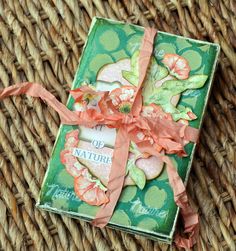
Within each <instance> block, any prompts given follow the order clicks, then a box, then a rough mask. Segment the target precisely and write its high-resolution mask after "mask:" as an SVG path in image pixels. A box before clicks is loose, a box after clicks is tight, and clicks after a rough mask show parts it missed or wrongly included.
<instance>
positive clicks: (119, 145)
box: [0, 28, 198, 248]
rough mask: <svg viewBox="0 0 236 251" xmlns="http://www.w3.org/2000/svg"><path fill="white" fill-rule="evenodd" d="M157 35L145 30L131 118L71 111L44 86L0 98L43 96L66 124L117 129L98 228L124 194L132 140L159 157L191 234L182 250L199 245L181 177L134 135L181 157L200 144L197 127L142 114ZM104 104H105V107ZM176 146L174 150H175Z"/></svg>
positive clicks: (21, 87)
mask: <svg viewBox="0 0 236 251" xmlns="http://www.w3.org/2000/svg"><path fill="white" fill-rule="evenodd" d="M155 35H156V30H154V29H151V28H146V29H145V33H144V37H143V42H142V46H141V48H140V56H139V85H138V88H137V91H136V94H135V100H134V103H133V106H132V110H131V114H130V115H123V116H119V115H114V116H109V115H107V114H105V115H103V114H102V113H99V112H97V111H95V110H91V109H88V110H87V111H85V112H76V111H70V110H69V109H68V108H67V107H66V106H64V105H63V104H62V103H60V102H59V101H58V100H57V99H56V98H55V97H54V96H53V95H52V94H51V93H50V92H48V91H47V90H46V89H44V88H43V87H42V86H41V85H39V84H36V83H30V82H25V83H20V84H16V85H13V86H10V87H7V88H5V89H2V90H0V99H3V98H4V97H8V96H13V95H20V94H27V95H30V96H32V97H40V98H41V99H43V100H44V101H46V102H47V103H48V104H49V105H50V106H51V107H53V108H54V109H55V110H56V111H57V112H58V114H59V116H60V119H61V122H62V123H63V124H69V125H84V126H87V127H94V126H96V125H98V124H103V125H107V126H109V127H113V128H117V129H118V132H117V137H116V142H115V147H114V153H113V160H112V167H111V172H110V176H109V182H108V187H107V188H108V196H109V202H108V203H107V204H105V205H103V206H102V207H101V208H100V210H99V211H98V213H97V215H96V217H95V219H94V221H93V224H94V225H96V226H99V227H104V226H105V225H106V224H107V223H108V222H109V220H110V218H111V216H112V214H113V211H114V209H115V206H116V203H117V201H118V199H119V196H120V194H121V191H122V187H123V183H124V178H125V172H126V170H125V169H126V163H127V159H128V152H129V143H130V140H132V141H134V143H136V145H137V146H138V148H139V150H140V151H141V152H146V153H149V154H151V155H155V156H157V157H159V158H160V159H161V160H162V161H163V162H164V163H166V168H167V173H168V177H169V183H170V185H171V187H172V189H173V192H174V200H175V202H176V204H177V205H178V206H179V207H180V212H181V214H182V216H183V218H184V227H185V233H188V234H189V238H188V239H185V238H183V237H180V235H178V234H177V235H176V238H175V242H176V244H177V246H179V247H184V248H190V247H191V246H192V245H194V244H195V243H196V240H197V236H198V215H197V214H196V213H194V212H193V210H192V209H191V207H190V205H189V203H188V198H187V194H186V189H185V186H184V184H183V181H182V179H181V178H180V177H179V175H178V172H177V170H176V168H175V167H174V166H173V164H172V161H171V160H170V158H169V157H168V156H166V155H162V154H161V153H160V152H159V151H157V148H156V149H155V148H154V147H153V146H152V145H151V144H150V143H149V142H147V141H143V142H140V141H138V140H137V138H136V137H135V136H134V135H135V133H134V132H137V131H140V130H143V129H146V130H149V131H151V132H152V133H153V134H154V135H155V134H158V137H159V138H160V139H162V140H160V142H162V144H161V146H159V147H160V149H162V148H163V149H165V150H166V152H167V153H168V152H169V153H172V152H173V153H179V155H183V154H184V149H183V147H184V140H187V141H192V142H196V141H197V136H198V130H197V129H195V128H191V127H189V126H186V125H183V124H182V125H180V124H179V123H176V122H173V121H170V120H168V119H164V118H162V119H161V120H160V119H158V118H156V120H153V119H151V120H148V118H146V117H145V118H143V117H142V116H141V115H140V112H141V109H142V96H141V92H142V84H143V82H144V80H145V76H146V72H147V68H148V65H149V62H150V59H151V55H152V51H153V43H154V38H155ZM78 89H79V92H78V93H77V94H76V95H80V94H81V93H83V92H86V91H91V89H90V90H89V88H88V87H81V88H78ZM72 92H73V91H72ZM93 92H94V91H93ZM95 93H96V92H95ZM97 94H99V95H100V96H101V97H102V98H101V101H100V103H101V105H104V107H106V106H107V105H109V104H108V103H105V100H106V97H107V95H108V93H107V92H98V93H97ZM103 101H104V104H102V102H103ZM155 125H157V126H156V127H158V128H157V129H158V130H157V129H156V128H154V126H155ZM168 128H169V132H168ZM162 132H163V133H162ZM166 133H169V134H168V135H170V138H173V139H174V140H172V141H168V140H167V141H166V140H165V136H166ZM168 144H169V145H168ZM170 145H171V147H170ZM173 147H174V149H175V150H173Z"/></svg>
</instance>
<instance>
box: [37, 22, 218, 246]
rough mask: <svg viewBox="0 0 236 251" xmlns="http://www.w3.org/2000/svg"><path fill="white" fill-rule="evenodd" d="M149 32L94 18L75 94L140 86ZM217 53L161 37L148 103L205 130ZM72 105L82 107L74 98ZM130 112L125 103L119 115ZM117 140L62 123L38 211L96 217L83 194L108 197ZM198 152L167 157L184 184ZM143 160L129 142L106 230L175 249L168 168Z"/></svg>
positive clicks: (109, 133) (189, 149)
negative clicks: (79, 169) (66, 158)
mask: <svg viewBox="0 0 236 251" xmlns="http://www.w3.org/2000/svg"><path fill="white" fill-rule="evenodd" d="M143 33H144V28H143V27H140V26H136V25H132V24H125V23H122V22H118V21H112V20H108V19H103V18H94V19H93V21H92V24H91V28H90V31H89V35H88V39H87V42H86V44H85V46H84V50H83V53H82V56H81V60H80V66H79V68H78V70H77V73H76V75H75V78H74V81H73V87H72V89H76V88H78V87H80V86H81V85H83V84H84V83H85V82H86V83H88V84H89V85H90V86H92V87H93V88H94V89H96V90H101V91H111V90H113V89H115V88H118V87H121V86H124V85H130V86H136V85H137V81H138V70H137V65H138V55H139V49H140V45H141V40H142V37H143ZM219 51H220V48H219V45H217V44H212V43H209V42H205V41H198V40H193V39H189V38H184V37H181V36H176V35H172V34H169V33H165V32H160V31H158V36H157V37H156V39H155V43H154V53H153V56H152V59H151V64H150V67H149V69H148V73H147V77H146V80H145V85H144V89H143V100H144V104H145V105H148V104H150V103H153V102H154V103H156V104H157V105H159V106H161V107H162V109H163V110H164V111H165V112H167V113H170V114H171V115H172V117H173V119H174V120H176V121H177V120H183V122H185V123H189V125H190V126H192V127H195V128H198V129H200V127H201V124H202V119H203V115H204V111H205V109H206V104H207V100H208V96H209V93H210V89H211V84H212V79H213V75H214V71H215V67H216V64H217V58H218V55H219ZM168 81H169V82H168ZM170 83H171V86H170ZM183 86H184V87H183ZM178 88H179V89H178ZM178 90H179V91H178ZM166 91H168V92H166ZM166 93H169V94H170V95H172V94H173V95H172V96H168V95H167V94H166ZM88 99H89V97H88ZM67 107H68V108H69V109H70V110H81V109H82V108H81V106H80V104H79V103H76V101H75V100H74V99H73V98H72V97H71V96H70V97H69V99H68V103H67ZM127 109H129V107H128V106H127V104H126V103H125V102H123V103H122V106H121V107H120V111H121V112H126V111H127ZM186 121H188V122H186ZM76 137H78V142H77V141H76ZM115 138H116V130H115V129H111V128H107V127H105V126H96V127H95V128H86V127H83V126H69V125H61V126H60V129H59V133H58V136H57V139H56V142H55V145H54V149H53V152H52V156H51V159H50V162H49V165H48V169H47V173H46V175H45V178H44V182H43V186H42V189H41V193H40V197H39V201H38V203H37V206H38V207H39V208H42V209H45V210H49V211H53V212H55V213H61V214H66V215H68V216H71V217H74V218H79V219H83V220H86V221H91V220H92V219H94V217H95V215H96V212H97V211H98V209H99V206H95V205H91V203H87V202H86V199H84V200H81V199H80V197H79V195H80V194H81V193H82V192H83V193H84V192H85V190H86V189H87V191H88V189H89V193H88V195H86V196H87V200H89V199H91V198H95V199H94V200H95V201H96V202H98V201H99V200H102V199H103V197H102V192H101V191H104V192H105V191H106V185H107V181H108V177H109V172H110V167H111V162H112V153H113V149H114V143H115ZM195 146H196V144H194V143H188V144H187V145H186V147H185V151H186V153H187V157H182V158H181V157H178V156H177V155H175V154H172V155H169V157H170V158H171V159H172V161H173V163H174V165H175V167H176V168H177V170H178V173H179V175H180V177H181V178H182V180H183V181H184V183H185V184H186V183H187V180H188V176H189V172H190V168H191V163H192V160H193V155H194V150H195ZM68 147H71V148H70V149H72V148H73V149H72V150H71V152H70V153H71V155H72V156H73V157H72V158H71V161H73V160H74V159H75V158H76V159H77V161H78V162H76V163H77V164H75V165H74V163H72V166H73V165H74V166H73V168H74V169H73V168H72V169H69V167H68V166H66V165H65V163H64V162H63V156H62V152H63V151H64V150H65V149H68ZM63 153H64V152H63ZM137 154H138V149H137V148H136V147H135V145H134V144H131V147H130V156H131V157H130V160H131V161H128V163H127V176H126V179H125V184H124V187H123V190H122V194H121V196H120V199H119V201H118V203H117V205H116V208H115V211H114V214H113V216H112V218H111V220H110V222H109V224H108V227H111V228H116V229H120V230H123V231H126V232H130V233H135V234H140V235H144V236H147V237H148V238H151V239H158V240H162V241H165V242H168V243H170V242H171V241H172V238H173V234H174V231H175V227H176V221H177V217H178V213H179V208H178V207H177V206H176V204H175V201H174V198H173V191H172V189H171V187H170V184H169V181H168V176H167V172H166V169H165V166H164V164H163V163H162V162H160V160H158V158H156V157H153V156H152V157H149V158H141V159H138V160H137V161H136V162H134V161H132V159H134V156H136V155H137ZM76 165H83V166H85V167H86V170H87V171H86V172H87V173H86V175H88V176H87V177H88V179H93V182H94V183H93V184H96V186H95V185H94V186H92V187H88V186H87V187H86V180H85V181H84V184H83V180H78V179H77V178H75V177H74V176H75V175H74V173H73V172H76ZM68 170H69V171H68ZM95 181H96V182H95ZM82 185H83V187H82V188H81V186H82ZM89 196H90V197H89Z"/></svg>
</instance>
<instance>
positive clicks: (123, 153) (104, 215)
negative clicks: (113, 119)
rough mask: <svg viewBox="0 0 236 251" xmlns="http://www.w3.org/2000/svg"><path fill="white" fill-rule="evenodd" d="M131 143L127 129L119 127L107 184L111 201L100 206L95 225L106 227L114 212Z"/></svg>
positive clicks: (94, 221)
mask: <svg viewBox="0 0 236 251" xmlns="http://www.w3.org/2000/svg"><path fill="white" fill-rule="evenodd" d="M129 144H130V140H129V138H128V134H127V131H126V129H125V128H124V127H121V128H119V129H118V133H117V136H116V142H115V148H114V152H113V159H112V166H111V172H110V175H109V182H108V185H107V189H108V191H107V195H108V198H109V202H108V203H106V204H104V205H103V206H101V207H100V208H99V211H98V212H97V214H96V216H95V219H94V220H93V221H92V224H93V225H94V226H97V227H105V226H106V225H107V223H108V222H109V221H110V218H111V216H112V214H113V211H114V209H115V206H116V204H117V202H118V199H119V197H120V194H121V191H122V188H123V184H124V179H125V175H126V164H127V160H128V156H129Z"/></svg>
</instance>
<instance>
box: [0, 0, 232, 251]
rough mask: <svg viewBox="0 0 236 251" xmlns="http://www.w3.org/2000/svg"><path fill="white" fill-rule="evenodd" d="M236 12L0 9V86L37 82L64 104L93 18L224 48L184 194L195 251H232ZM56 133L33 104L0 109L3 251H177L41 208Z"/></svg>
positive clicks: (201, 2)
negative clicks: (195, 219) (196, 230)
mask: <svg viewBox="0 0 236 251" xmlns="http://www.w3.org/2000/svg"><path fill="white" fill-rule="evenodd" d="M235 13H236V2H235V1H234V0H222V1H216V0H211V1H207V0H196V1H191V0H186V1H178V0H171V1H166V0H129V1H126V0H122V1H117V0H106V1H102V0H94V1H92V0H81V1H76V0H75V1H71V0H52V1H47V0H38V1H37V0H0V86H1V87H4V86H5V87H6V86H8V85H10V84H12V83H16V82H22V81H25V80H27V81H36V82H39V83H42V84H44V85H45V87H46V88H47V89H48V90H50V91H51V92H52V93H53V94H55V95H56V96H57V98H59V99H60V100H61V101H62V102H63V103H65V102H66V99H67V91H68V89H69V86H70V85H71V83H72V80H73V75H74V73H75V71H76V68H77V64H78V60H79V57H80V53H81V49H82V46H83V44H84V41H85V39H86V34H87V32H88V28H89V25H90V22H91V18H92V17H93V16H95V15H97V16H103V17H109V18H112V19H118V20H125V21H128V22H132V23H137V24H140V25H144V26H147V25H151V26H154V27H156V28H157V29H159V30H163V31H167V32H170V33H175V34H181V35H184V36H188V37H193V38H198V39H204V40H209V41H214V42H217V43H219V44H220V45H221V47H222V52H221V56H220V62H219V67H218V72H217V74H216V79H215V83H214V87H213V92H212V95H211V98H210V102H209V106H208V110H207V114H206V119H205V123H204V127H203V130H202V133H201V137H200V142H199V146H198V150H197V154H196V158H195V161H194V164H193V169H192V173H191V177H190V181H189V186H188V193H189V195H190V198H191V203H192V205H193V206H194V207H195V208H196V209H197V210H198V211H199V213H200V222H201V224H200V240H199V243H198V245H197V246H195V248H194V250H236V243H235V240H236V194H235V187H236V153H235V148H236V109H235V108H236V97H235V94H236V89H235V88H236V81H235V79H236V16H235ZM58 127H59V118H58V116H57V114H56V113H55V112H54V111H53V110H52V109H50V108H48V107H47V106H46V105H45V104H43V103H42V102H40V101H39V100H37V99H33V98H29V97H23V96H21V97H14V98H7V99H4V100H3V101H1V102H0V248H1V250H40V251H44V250H50V251H51V250H52V251H53V250H86V251H89V250H102V251H106V250H111V249H112V250H117V251H118V250H132V251H133V250H145V251H149V250H150V251H151V250H155V251H159V250H163V251H164V250H168V249H171V250H176V248H175V247H174V246H172V247H168V246H167V245H163V244H159V243H158V242H153V241H150V240H147V239H146V238H142V237H139V236H133V235H129V234H124V233H121V232H119V231H114V230H110V229H107V228H106V229H102V230H100V229H97V228H93V227H91V226H90V225H89V224H87V223H84V222H82V221H81V222H80V221H78V220H73V219H70V218H67V217H65V216H59V215H55V214H52V213H47V212H44V211H39V210H37V209H36V208H35V200H36V199H37V197H38V193H39V190H40V185H41V183H42V179H43V176H44V173H45V170H46V165H47V161H48V159H49V157H50V153H51V150H52V147H53V143H54V140H55V137H56V134H57V130H58Z"/></svg>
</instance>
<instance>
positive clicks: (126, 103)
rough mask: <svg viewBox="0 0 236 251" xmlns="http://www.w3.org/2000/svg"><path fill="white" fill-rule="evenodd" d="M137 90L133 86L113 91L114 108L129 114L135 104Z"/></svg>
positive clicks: (111, 95)
mask: <svg viewBox="0 0 236 251" xmlns="http://www.w3.org/2000/svg"><path fill="white" fill-rule="evenodd" d="M134 94H135V89H134V88H133V87H131V86H123V87H121V88H117V89H115V90H113V91H112V92H111V94H110V98H111V101H112V104H113V105H114V107H115V108H116V109H117V110H118V111H119V112H121V113H125V114H128V113H130V111H131V107H132V103H133V102H134Z"/></svg>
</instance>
